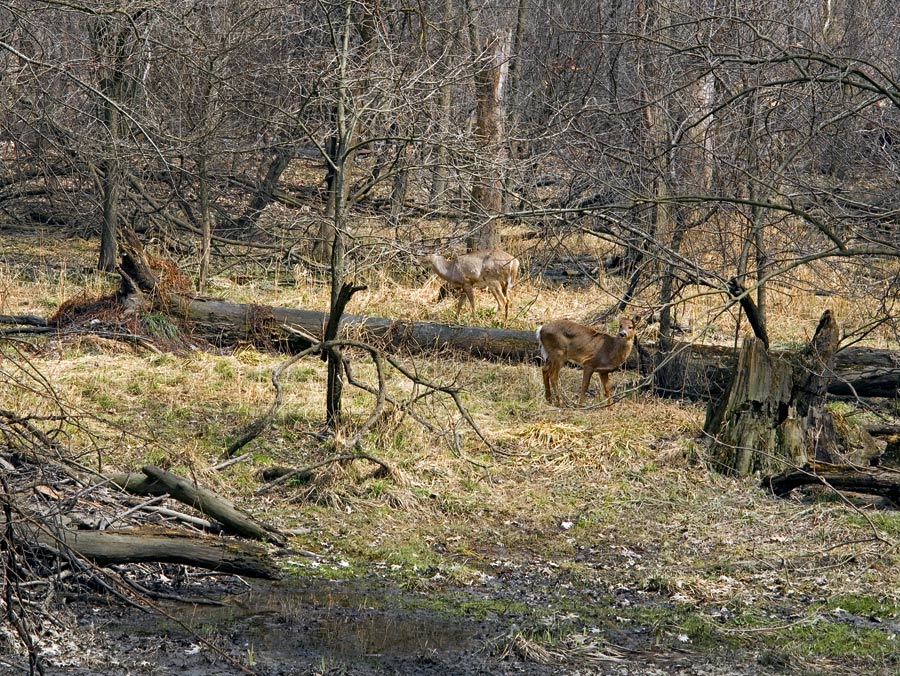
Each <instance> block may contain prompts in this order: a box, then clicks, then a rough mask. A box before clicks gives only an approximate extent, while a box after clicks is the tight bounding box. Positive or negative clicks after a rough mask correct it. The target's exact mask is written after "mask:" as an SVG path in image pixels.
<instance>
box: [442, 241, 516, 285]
mask: <svg viewBox="0 0 900 676" xmlns="http://www.w3.org/2000/svg"><path fill="white" fill-rule="evenodd" d="M452 266H453V267H454V268H455V271H456V273H457V275H458V277H459V279H460V281H461V282H465V283H466V284H469V285H470V286H477V287H484V286H489V285H490V284H493V283H495V282H497V283H499V284H500V285H501V286H502V287H503V288H504V289H506V288H507V287H508V286H510V285H511V284H512V283H513V282H515V277H516V275H517V274H518V271H519V261H518V260H517V259H516V258H515V257H513V256H512V255H510V254H508V253H506V252H505V251H501V250H500V249H490V250H484V251H473V252H472V253H467V254H464V255H462V256H460V257H459V258H457V259H456V261H455V262H454V263H453V264H452Z"/></svg>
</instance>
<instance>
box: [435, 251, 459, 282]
mask: <svg viewBox="0 0 900 676" xmlns="http://www.w3.org/2000/svg"><path fill="white" fill-rule="evenodd" d="M431 266H432V267H433V268H434V271H435V272H436V273H437V274H438V275H439V276H441V277H443V278H444V279H446V280H447V281H448V282H456V281H458V280H457V279H456V276H455V275H454V274H453V271H452V270H453V266H452V265H451V263H450V261H448V260H447V259H446V258H444V257H443V256H439V255H437V254H435V255H434V256H432V257H431Z"/></svg>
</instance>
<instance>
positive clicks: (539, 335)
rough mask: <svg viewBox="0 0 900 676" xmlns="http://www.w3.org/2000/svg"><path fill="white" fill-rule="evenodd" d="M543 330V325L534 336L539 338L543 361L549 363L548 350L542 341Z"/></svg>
mask: <svg viewBox="0 0 900 676" xmlns="http://www.w3.org/2000/svg"><path fill="white" fill-rule="evenodd" d="M542 328H544V325H543V324H541V325H540V326H539V327H537V331H535V332H534V335H535V336H537V342H538V345H540V347H541V359H543V360H544V361H547V357H548V355H547V350H545V349H544V343H543V342H542V341H541V329H542Z"/></svg>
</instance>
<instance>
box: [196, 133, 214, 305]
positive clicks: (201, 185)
mask: <svg viewBox="0 0 900 676" xmlns="http://www.w3.org/2000/svg"><path fill="white" fill-rule="evenodd" d="M197 183H198V185H197V191H198V197H199V201H200V205H199V208H200V276H199V279H198V280H197V290H198V291H199V292H200V293H203V292H204V291H206V284H207V281H208V280H209V258H210V248H211V246H212V219H211V217H210V213H209V172H208V170H207V158H206V147H205V144H202V147H201V149H200V156H199V157H198V158H197Z"/></svg>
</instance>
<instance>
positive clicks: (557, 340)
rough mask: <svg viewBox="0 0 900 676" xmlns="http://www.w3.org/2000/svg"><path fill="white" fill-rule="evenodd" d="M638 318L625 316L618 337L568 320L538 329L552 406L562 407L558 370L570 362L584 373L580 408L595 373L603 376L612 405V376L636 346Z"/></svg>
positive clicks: (602, 380)
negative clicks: (610, 383)
mask: <svg viewBox="0 0 900 676" xmlns="http://www.w3.org/2000/svg"><path fill="white" fill-rule="evenodd" d="M638 321H639V319H638V317H635V318H634V319H629V318H628V317H622V318H621V319H620V320H619V332H618V333H617V334H616V335H615V336H611V335H609V334H608V333H603V332H602V331H597V330H596V329H592V328H591V327H590V326H584V325H583V324H576V323H575V322H571V321H569V320H568V319H557V320H555V321H552V322H549V323H547V324H544V325H543V326H539V327H538V328H537V339H538V344H539V345H540V346H541V357H543V359H544V365H543V366H542V367H541V373H542V375H543V376H544V396H545V397H546V399H547V401H548V402H549V403H550V404H552V403H554V399H555V400H556V405H557V406H562V397H561V396H560V393H559V370H560V369H561V368H562V366H563V364H565V363H566V362H567V361H574V362H577V363H578V364H580V365H581V368H582V369H583V370H584V373H583V374H582V378H581V395H580V396H579V397H578V405H579V406H583V405H584V395H585V393H586V392H587V389H588V385H589V384H590V382H591V376H592V375H593V374H594V371H596V372H598V373H599V374H600V381H601V382H602V383H603V392H604V393H605V394H606V399H607V401H608V402H609V405H610V406H612V392H610V389H609V374H610V372H612V371H615V370H616V369H617V368H619V367H620V366H621V365H622V364H624V363H625V360H626V359H628V355H629V354H631V348H632V346H633V345H634V329H635V327H636V326H637V323H638Z"/></svg>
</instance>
